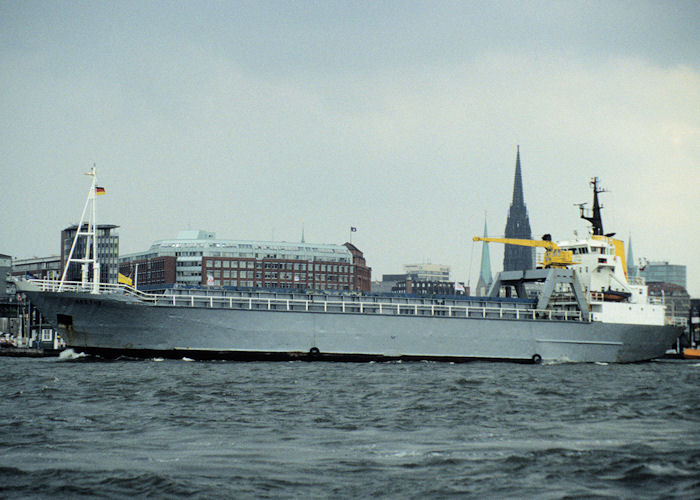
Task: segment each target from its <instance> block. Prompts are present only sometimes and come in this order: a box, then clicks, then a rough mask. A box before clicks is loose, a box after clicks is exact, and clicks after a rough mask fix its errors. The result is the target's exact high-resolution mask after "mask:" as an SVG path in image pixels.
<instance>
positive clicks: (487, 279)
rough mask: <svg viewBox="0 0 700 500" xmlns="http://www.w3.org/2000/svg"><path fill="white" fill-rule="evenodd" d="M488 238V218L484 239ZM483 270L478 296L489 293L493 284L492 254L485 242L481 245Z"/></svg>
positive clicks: (478, 283) (481, 271)
mask: <svg viewBox="0 0 700 500" xmlns="http://www.w3.org/2000/svg"><path fill="white" fill-rule="evenodd" d="M487 237H488V230H487V228H486V218H484V238H487ZM481 245H482V246H481V270H480V272H479V281H478V282H477V284H476V294H477V295H480V296H484V295H486V294H487V293H488V291H489V288H491V283H493V275H492V273H491V254H490V252H489V244H488V243H487V242H485V241H483V242H482V243H481Z"/></svg>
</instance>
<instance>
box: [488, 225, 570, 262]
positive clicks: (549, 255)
mask: <svg viewBox="0 0 700 500" xmlns="http://www.w3.org/2000/svg"><path fill="white" fill-rule="evenodd" d="M474 241H485V242H487V243H504V244H506V245H517V246H521V247H540V248H544V249H545V252H544V258H543V259H542V262H540V263H539V264H540V265H541V266H542V267H543V268H545V269H549V268H552V267H553V268H558V269H566V268H567V267H569V266H571V265H573V264H580V262H574V253H573V252H572V251H571V250H562V249H561V248H559V245H557V244H556V243H554V242H553V241H552V238H551V236H550V235H548V234H545V235H544V236H543V237H542V239H541V240H524V239H519V238H482V237H481V236H474Z"/></svg>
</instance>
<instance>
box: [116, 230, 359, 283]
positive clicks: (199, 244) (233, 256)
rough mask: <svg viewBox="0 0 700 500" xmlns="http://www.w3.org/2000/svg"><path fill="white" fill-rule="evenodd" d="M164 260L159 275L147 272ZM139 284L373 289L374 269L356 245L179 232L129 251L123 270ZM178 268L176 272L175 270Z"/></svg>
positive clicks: (123, 272) (122, 263)
mask: <svg viewBox="0 0 700 500" xmlns="http://www.w3.org/2000/svg"><path fill="white" fill-rule="evenodd" d="M161 261H162V263H163V264H162V268H163V269H162V270H159V271H158V272H159V274H158V275H157V277H154V275H150V276H148V275H146V274H142V270H143V269H145V268H147V266H154V265H155V263H157V262H161ZM137 264H138V273H136V276H137V277H138V280H137V285H138V286H146V285H160V284H171V283H173V284H175V283H176V284H180V285H213V286H238V287H258V288H260V287H266V288H308V289H321V290H362V291H369V287H370V281H371V268H369V267H367V265H366V263H365V260H364V256H363V255H362V252H360V251H359V250H358V249H357V248H356V247H355V246H354V245H352V244H350V243H346V244H345V245H332V244H311V243H287V242H276V241H246V240H222V239H217V238H216V235H215V234H214V233H211V232H207V231H180V233H179V234H178V237H177V238H175V239H173V240H161V241H156V242H155V243H154V244H153V245H152V246H151V248H150V249H149V250H148V251H147V252H141V253H134V254H130V255H124V256H122V257H120V259H119V270H120V272H121V273H122V274H124V275H125V276H133V275H134V272H135V270H136V265H137ZM173 270H174V275H173Z"/></svg>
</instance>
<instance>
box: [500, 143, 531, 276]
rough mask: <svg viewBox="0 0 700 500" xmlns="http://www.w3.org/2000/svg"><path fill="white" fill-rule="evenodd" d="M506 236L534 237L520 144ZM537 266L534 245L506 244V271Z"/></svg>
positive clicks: (504, 258) (504, 264) (528, 238)
mask: <svg viewBox="0 0 700 500" xmlns="http://www.w3.org/2000/svg"><path fill="white" fill-rule="evenodd" d="M505 237H506V238H522V239H526V240H530V239H532V233H531V232H530V219H529V218H528V216H527V207H526V206H525V199H524V197H523V178H522V174H521V172H520V146H518V152H517V156H516V159H515V181H514V183H513V201H512V202H511V204H510V210H509V211H508V220H507V222H506V234H505ZM534 268H535V249H534V248H533V247H521V246H515V245H506V246H505V250H504V255H503V270H504V271H521V270H524V269H534Z"/></svg>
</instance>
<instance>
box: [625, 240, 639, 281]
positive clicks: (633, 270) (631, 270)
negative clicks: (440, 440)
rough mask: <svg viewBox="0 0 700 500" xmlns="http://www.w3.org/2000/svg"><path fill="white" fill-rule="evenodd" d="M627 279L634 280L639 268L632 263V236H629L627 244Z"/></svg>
mask: <svg viewBox="0 0 700 500" xmlns="http://www.w3.org/2000/svg"><path fill="white" fill-rule="evenodd" d="M626 260H627V279H631V278H634V277H635V276H637V274H638V272H639V268H638V267H637V265H636V264H635V263H634V252H633V251H632V235H630V237H629V240H628V244H627V256H626Z"/></svg>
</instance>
